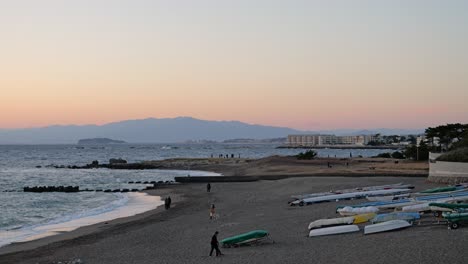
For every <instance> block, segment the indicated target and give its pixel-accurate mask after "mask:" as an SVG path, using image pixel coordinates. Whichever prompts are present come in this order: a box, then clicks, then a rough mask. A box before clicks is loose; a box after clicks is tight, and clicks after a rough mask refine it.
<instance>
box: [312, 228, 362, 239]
mask: <svg viewBox="0 0 468 264" xmlns="http://www.w3.org/2000/svg"><path fill="white" fill-rule="evenodd" d="M358 231H359V227H358V226H357V225H343V226H333V227H325V228H319V229H312V230H310V232H309V237H315V236H328V235H336V234H344V233H352V232H358Z"/></svg>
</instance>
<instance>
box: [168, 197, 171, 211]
mask: <svg viewBox="0 0 468 264" xmlns="http://www.w3.org/2000/svg"><path fill="white" fill-rule="evenodd" d="M171 202H172V200H171V197H170V196H169V197H167V209H169V208H171Z"/></svg>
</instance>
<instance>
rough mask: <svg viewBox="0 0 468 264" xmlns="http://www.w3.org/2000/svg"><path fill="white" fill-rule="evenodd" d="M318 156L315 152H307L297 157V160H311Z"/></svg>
mask: <svg viewBox="0 0 468 264" xmlns="http://www.w3.org/2000/svg"><path fill="white" fill-rule="evenodd" d="M316 156H317V152H315V151H313V150H307V151H306V152H301V153H299V154H297V155H296V158H297V159H299V160H311V159H314V158H315V157H316Z"/></svg>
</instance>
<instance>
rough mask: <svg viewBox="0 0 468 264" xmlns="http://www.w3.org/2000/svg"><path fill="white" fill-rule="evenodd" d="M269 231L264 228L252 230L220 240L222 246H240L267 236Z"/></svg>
mask: <svg viewBox="0 0 468 264" xmlns="http://www.w3.org/2000/svg"><path fill="white" fill-rule="evenodd" d="M269 235H270V233H269V232H268V231H265V230H254V231H250V232H247V233H244V234H240V235H237V236H232V237H228V238H225V239H223V240H221V245H222V246H223V247H231V246H241V245H246V244H251V243H254V242H257V241H259V240H263V239H265V238H268V237H269Z"/></svg>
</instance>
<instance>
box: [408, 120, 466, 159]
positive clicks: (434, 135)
mask: <svg viewBox="0 0 468 264" xmlns="http://www.w3.org/2000/svg"><path fill="white" fill-rule="evenodd" d="M424 132H425V133H424V134H425V138H426V139H425V140H422V141H421V142H419V145H417V144H411V145H409V146H408V147H407V148H406V150H405V153H404V154H405V156H406V157H407V158H412V159H414V160H428V159H429V152H443V151H454V153H453V155H445V154H444V155H442V156H441V157H440V158H439V159H438V160H442V159H445V160H448V159H452V160H453V161H455V160H457V161H458V160H464V155H467V156H468V154H466V152H464V151H463V150H460V149H462V148H468V124H460V123H455V124H447V125H441V126H437V127H429V128H427V129H426V130H425V131H424ZM456 150H458V151H456ZM463 153H465V154H463ZM447 154H449V153H447Z"/></svg>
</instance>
